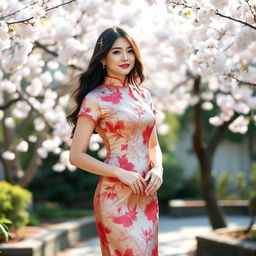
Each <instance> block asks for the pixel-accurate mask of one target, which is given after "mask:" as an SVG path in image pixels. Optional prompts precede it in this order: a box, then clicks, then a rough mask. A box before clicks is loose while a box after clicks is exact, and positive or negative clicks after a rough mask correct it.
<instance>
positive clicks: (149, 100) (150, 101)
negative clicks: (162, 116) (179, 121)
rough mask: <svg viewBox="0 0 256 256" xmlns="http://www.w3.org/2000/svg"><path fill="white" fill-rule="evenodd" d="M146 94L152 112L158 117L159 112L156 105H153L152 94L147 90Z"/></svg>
mask: <svg viewBox="0 0 256 256" xmlns="http://www.w3.org/2000/svg"><path fill="white" fill-rule="evenodd" d="M146 94H147V100H148V104H149V105H150V108H151V110H152V112H153V113H154V115H156V114H157V110H156V108H155V105H154V103H153V100H152V97H151V94H150V92H149V90H147V89H146Z"/></svg>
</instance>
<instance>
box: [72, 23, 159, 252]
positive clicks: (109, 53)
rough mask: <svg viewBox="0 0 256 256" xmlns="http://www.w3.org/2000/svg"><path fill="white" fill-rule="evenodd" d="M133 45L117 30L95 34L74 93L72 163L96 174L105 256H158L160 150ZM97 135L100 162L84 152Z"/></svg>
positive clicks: (96, 204) (96, 202)
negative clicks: (101, 144)
mask: <svg viewBox="0 0 256 256" xmlns="http://www.w3.org/2000/svg"><path fill="white" fill-rule="evenodd" d="M143 80H144V75H143V67H142V63H141V58H140V54H139V50H138V47H137V45H136V43H135V42H134V40H133V39H132V38H131V37H130V36H129V35H128V34H127V33H126V32H125V31H124V30H123V29H121V28H120V27H116V28H109V29H107V30H105V31H104V32H102V33H101V35H100V36H99V38H98V40H97V43H96V46H95V49H94V52H93V55H92V58H91V61H90V63H89V66H88V69H87V70H86V71H85V72H84V73H82V74H81V75H80V76H79V83H78V87H77V88H76V90H75V91H74V92H73V94H72V98H73V99H74V100H75V102H76V104H77V107H76V108H75V109H74V111H73V112H72V113H71V114H70V115H69V116H68V117H67V119H68V121H70V122H72V123H73V124H74V125H75V127H74V129H73V131H72V135H71V138H72V144H71V148H70V157H69V159H70V163H71V164H73V165H75V166H77V167H79V168H81V169H83V170H86V171H88V172H91V173H95V174H98V175H100V178H99V181H98V184H97V188H96V191H95V195H94V214H95V218H96V225H97V230H98V235H99V238H100V243H101V251H102V255H104V256H121V255H125V256H152V255H154V256H155V255H158V200H157V194H156V191H157V190H158V189H159V187H160V185H161V184H162V173H163V168H162V152H161V149H160V146H159V143H158V139H157V134H156V128H155V122H156V118H155V114H156V111H155V109H154V106H153V104H152V101H151V95H150V93H149V91H148V90H147V89H146V88H143V89H140V88H139V85H140V84H141V83H142V81H143ZM95 132H97V133H98V134H99V135H100V137H101V138H102V140H103V142H104V144H105V146H106V149H107V154H106V159H105V160H104V162H102V161H99V160H97V159H95V158H93V157H91V156H89V155H88V154H86V153H85V152H86V150H87V147H88V143H89V140H90V137H91V135H92V133H95Z"/></svg>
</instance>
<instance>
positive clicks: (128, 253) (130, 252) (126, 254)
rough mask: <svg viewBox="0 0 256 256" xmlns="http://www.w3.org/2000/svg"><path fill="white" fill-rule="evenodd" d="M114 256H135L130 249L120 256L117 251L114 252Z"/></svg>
mask: <svg viewBox="0 0 256 256" xmlns="http://www.w3.org/2000/svg"><path fill="white" fill-rule="evenodd" d="M115 256H135V255H134V254H133V251H132V249H126V251H125V253H124V254H122V253H121V252H120V251H119V250H117V249H116V250H115Z"/></svg>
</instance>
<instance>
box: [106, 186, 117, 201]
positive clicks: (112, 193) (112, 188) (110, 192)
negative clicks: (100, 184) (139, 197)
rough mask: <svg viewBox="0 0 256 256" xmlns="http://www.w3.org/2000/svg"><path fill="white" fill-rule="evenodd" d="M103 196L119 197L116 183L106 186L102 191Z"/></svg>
mask: <svg viewBox="0 0 256 256" xmlns="http://www.w3.org/2000/svg"><path fill="white" fill-rule="evenodd" d="M102 196H103V197H106V198H107V199H111V200H115V199H116V198H117V193H116V190H115V185H113V186H108V187H106V188H105V190H104V191H103V192H102Z"/></svg>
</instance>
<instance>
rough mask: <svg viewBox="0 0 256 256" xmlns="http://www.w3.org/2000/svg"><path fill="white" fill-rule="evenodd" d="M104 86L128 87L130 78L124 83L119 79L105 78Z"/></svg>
mask: <svg viewBox="0 0 256 256" xmlns="http://www.w3.org/2000/svg"><path fill="white" fill-rule="evenodd" d="M103 84H104V85H106V86H117V87H128V77H126V78H125V80H124V82H123V81H122V80H121V79H120V78H118V77H114V76H105V78H104V82H103Z"/></svg>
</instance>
